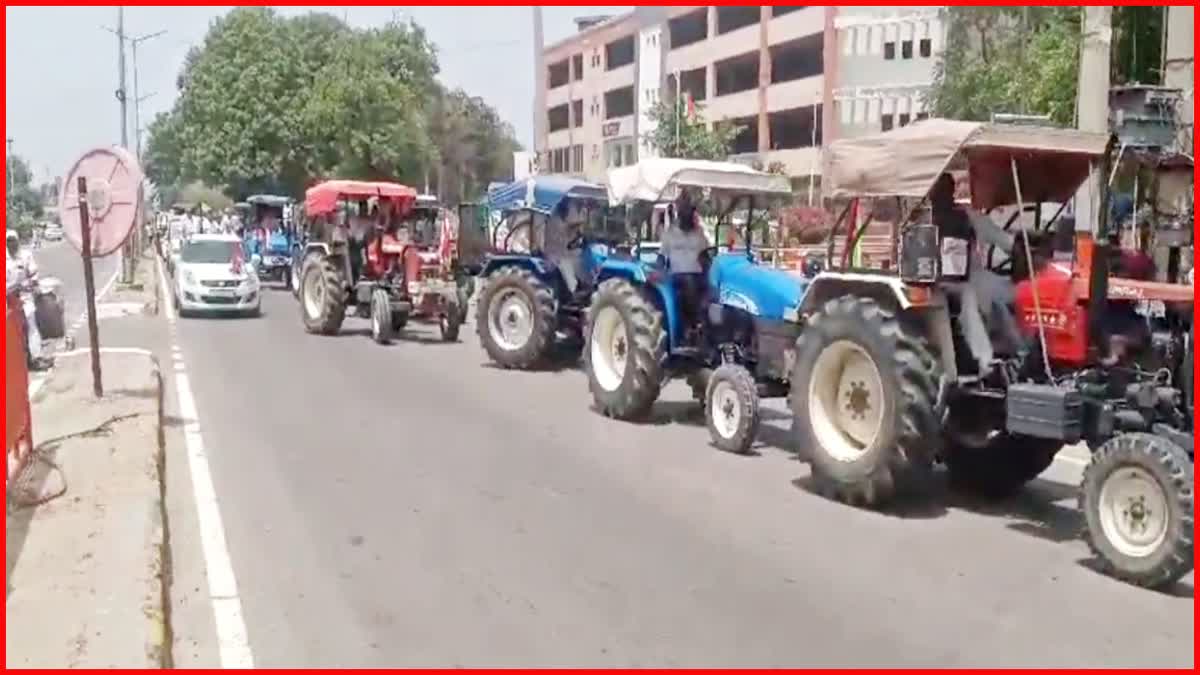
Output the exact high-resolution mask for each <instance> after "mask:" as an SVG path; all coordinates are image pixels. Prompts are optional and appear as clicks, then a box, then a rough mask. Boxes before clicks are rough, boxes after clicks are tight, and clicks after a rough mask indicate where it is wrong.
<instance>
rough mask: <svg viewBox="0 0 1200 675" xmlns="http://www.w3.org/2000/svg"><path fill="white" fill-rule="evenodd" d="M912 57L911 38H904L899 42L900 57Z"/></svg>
mask: <svg viewBox="0 0 1200 675" xmlns="http://www.w3.org/2000/svg"><path fill="white" fill-rule="evenodd" d="M912 57H913V43H912V40H905V41H904V42H901V43H900V58H902V59H911V58H912Z"/></svg>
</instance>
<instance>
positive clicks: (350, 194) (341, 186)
mask: <svg viewBox="0 0 1200 675" xmlns="http://www.w3.org/2000/svg"><path fill="white" fill-rule="evenodd" d="M344 199H345V200H356V201H357V200H367V199H379V200H383V201H388V202H391V203H392V204H395V205H396V206H397V207H398V208H399V210H400V212H401V213H402V214H403V213H407V212H408V210H409V209H411V208H412V206H413V204H414V203H415V202H416V200H417V191H416V190H414V189H412V188H410V187H408V186H407V185H401V184H399V183H377V182H370V181H361V180H329V181H325V182H323V183H318V184H317V185H314V186H312V187H310V188H309V189H308V190H307V191H305V193H304V212H305V214H306V215H308V216H322V215H329V214H332V213H334V212H336V211H337V207H338V202H339V201H342V200H344Z"/></svg>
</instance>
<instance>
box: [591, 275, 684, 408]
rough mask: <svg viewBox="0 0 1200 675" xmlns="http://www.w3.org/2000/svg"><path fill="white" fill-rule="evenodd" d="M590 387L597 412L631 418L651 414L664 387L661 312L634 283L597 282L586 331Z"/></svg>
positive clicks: (663, 344) (664, 353)
mask: <svg viewBox="0 0 1200 675" xmlns="http://www.w3.org/2000/svg"><path fill="white" fill-rule="evenodd" d="M584 335H585V336H586V339H587V345H586V346H585V347H584V350H583V354H584V361H585V365H586V367H587V373H588V388H589V389H590V390H591V392H592V399H593V400H594V401H595V402H596V407H597V408H598V409H599V410H600V412H601V413H603V414H605V415H607V416H609V417H615V418H617V419H623V420H629V419H637V418H640V417H644V416H646V415H647V414H649V412H650V409H651V407H653V406H654V402H655V401H656V400H658V394H659V392H660V391H661V390H662V384H663V367H664V365H665V363H666V360H667V332H666V329H665V328H664V326H663V316H662V312H661V311H659V309H658V308H657V307H656V306H654V304H653V303H652V302H650V300H649V299H648V298H647V297H646V296H645V295H644V294H643V292H642V291H641V290H640V289H638V288H637V287H636V286H634V285H633V284H631V283H629V282H628V281H625V280H624V279H609V280H607V281H605V282H604V283H602V284H600V288H599V289H597V291H596V294H595V295H594V296H593V297H592V306H591V308H590V309H589V310H588V323H587V328H586V330H585V332H584Z"/></svg>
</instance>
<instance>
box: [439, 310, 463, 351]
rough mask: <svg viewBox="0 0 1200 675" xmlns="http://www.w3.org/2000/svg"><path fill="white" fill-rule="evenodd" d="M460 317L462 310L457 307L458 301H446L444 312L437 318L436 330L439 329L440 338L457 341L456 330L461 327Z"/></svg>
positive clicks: (461, 317)
mask: <svg viewBox="0 0 1200 675" xmlns="http://www.w3.org/2000/svg"><path fill="white" fill-rule="evenodd" d="M462 319H463V311H462V310H461V309H459V306H458V303H457V302H449V303H446V313H445V314H443V315H442V316H441V317H440V318H439V319H438V330H439V331H441V334H442V340H444V341H446V342H458V330H459V328H461V327H462V324H463V321H462Z"/></svg>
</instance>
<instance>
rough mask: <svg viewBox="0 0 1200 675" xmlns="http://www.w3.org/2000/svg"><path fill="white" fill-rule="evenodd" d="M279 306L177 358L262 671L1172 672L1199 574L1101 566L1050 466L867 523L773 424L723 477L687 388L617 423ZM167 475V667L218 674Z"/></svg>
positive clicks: (868, 517)
mask: <svg viewBox="0 0 1200 675" xmlns="http://www.w3.org/2000/svg"><path fill="white" fill-rule="evenodd" d="M298 312H299V309H298V307H297V304H296V303H295V301H294V300H293V299H292V298H291V296H290V294H287V293H285V292H283V291H273V292H268V293H267V294H266V297H265V303H264V315H263V316H262V317H261V318H259V319H228V320H222V319H215V320H207V319H186V320H182V319H181V320H179V322H178V324H177V327H176V328H177V329H176V330H175V331H173V332H172V335H174V336H175V337H172V338H170V340H171V341H173V342H176V343H177V344H176V345H174V347H177V348H178V349H179V350H180V353H181V354H182V357H183V359H184V361H185V362H186V370H187V373H188V374H189V378H190V388H191V391H192V392H193V393H194V396H195V403H196V409H197V411H198V418H199V419H198V420H197V421H198V423H199V429H200V431H201V433H202V435H203V443H204V446H205V448H206V452H207V455H208V461H209V465H210V468H211V476H212V484H213V488H214V491H215V495H216V500H217V502H218V503H219V505H220V512H221V514H222V515H223V521H224V535H225V540H226V542H227V548H228V551H229V558H230V559H231V561H232V568H233V571H234V573H235V574H236V578H237V584H238V588H239V590H240V597H241V607H242V611H243V616H244V620H245V626H246V628H247V632H248V639H249V644H250V647H251V649H252V651H253V656H254V662H255V665H258V666H264V667H276V666H309V667H320V666H325V667H332V666H340V667H356V666H414V665H428V666H485V665H493V666H519V665H525V666H933V667H936V666H1035V665H1036V666H1050V667H1060V666H1130V667H1147V666H1181V667H1192V665H1193V658H1194V657H1193V652H1194V643H1193V635H1194V632H1195V626H1194V605H1193V598H1192V595H1193V583H1194V582H1193V579H1192V577H1188V579H1186V580H1185V582H1184V583H1182V584H1180V585H1179V586H1178V587H1177V588H1176V589H1174V591H1173V592H1172V593H1156V592H1150V591H1146V590H1142V589H1137V588H1133V587H1130V586H1127V585H1124V584H1122V583H1120V582H1117V581H1114V580H1112V579H1109V578H1107V577H1105V576H1102V575H1100V574H1098V573H1096V572H1094V571H1093V570H1092V569H1091V568H1090V567H1089V566H1088V562H1087V558H1088V556H1087V550H1086V547H1085V546H1084V545H1083V543H1082V542H1080V541H1079V540H1078V539H1077V537H1076V535H1077V534H1078V532H1079V531H1080V529H1081V527H1082V520H1081V518H1080V515H1079V513H1078V512H1077V511H1076V509H1075V497H1074V488H1073V486H1074V485H1075V484H1076V483H1077V482H1078V479H1079V473H1080V467H1079V465H1078V463H1077V462H1073V461H1071V460H1070V459H1067V460H1064V461H1062V462H1059V463H1057V464H1056V465H1055V466H1054V467H1052V468H1051V469H1050V470H1049V471H1048V472H1047V473H1046V474H1045V475H1044V476H1043V478H1041V479H1039V480H1037V481H1036V482H1035V483H1033V484H1032V485H1031V486H1030V487H1029V489H1028V490H1027V491H1026V493H1025V494H1024V495H1022V496H1021V497H1020V498H1018V499H1016V500H1013V501H1011V502H1009V503H1006V504H1003V505H1000V506H983V505H980V504H973V503H971V502H969V501H967V500H965V499H964V498H962V497H957V496H955V495H953V494H950V493H948V492H946V491H944V490H943V491H941V492H940V493H939V494H937V495H935V496H934V497H933V498H932V499H930V500H929V502H922V503H913V504H908V505H904V506H903V507H901V508H899V509H897V510H896V511H894V512H892V513H889V514H879V513H871V512H865V511H860V510H855V509H851V508H847V507H844V506H841V505H838V504H834V503H831V502H828V501H826V500H824V499H822V498H820V497H818V496H816V495H814V494H812V493H810V492H809V491H808V490H807V489H806V487H805V479H806V477H807V469H806V468H805V467H804V466H803V465H802V464H800V463H798V462H797V461H795V458H794V456H793V454H792V450H791V448H789V447H788V437H787V434H786V433H784V429H785V428H786V422H785V419H784V418H783V416H782V415H781V414H771V413H768V416H767V427H768V428H767V429H765V430H764V432H763V434H762V438H763V440H764V441H765V442H764V444H763V445H762V447H760V448H758V450H759V453H758V456H754V457H737V456H731V455H727V454H722V453H720V452H718V451H716V450H714V449H713V448H711V447H710V446H709V444H708V435H707V432H706V431H705V429H704V427H703V425H702V422H701V419H700V416H699V415H698V410H697V409H696V407H695V406H694V405H693V404H692V403H690V401H689V397H688V392H687V390H686V389H685V388H683V387H682V386H680V385H675V386H673V387H672V388H671V389H670V390H668V392H667V393H666V394H665V395H664V397H663V400H662V401H661V402H660V403H659V405H658V406H657V409H656V419H655V421H654V423H651V424H644V425H634V424H628V423H621V422H616V421H612V420H607V419H604V418H602V417H600V416H599V415H597V414H596V413H594V412H593V411H592V410H591V409H590V397H589V395H588V392H587V387H586V384H585V381H584V379H583V376H582V375H581V374H580V373H579V372H577V371H575V370H563V371H561V372H554V373H514V372H504V371H501V370H497V369H494V368H491V367H488V366H486V365H484V361H485V359H484V356H483V353H482V351H481V350H480V348H479V346H478V344H477V342H476V339H475V336H474V334H473V329H474V325H473V323H472V324H469V325H468V326H466V327H464V331H463V333H464V337H463V340H462V342H460V343H457V344H443V343H441V342H439V341H438V339H437V329H436V327H434V326H420V325H417V326H415V327H414V328H411V329H410V330H409V332H408V334H407V335H406V336H405V338H406V339H401V340H399V341H398V342H397V343H396V344H394V345H392V346H390V347H381V346H378V345H375V344H374V343H372V342H371V340H370V338H369V336H368V335H367V330H366V328H367V325H366V322H365V321H363V320H358V319H352V320H348V321H347V324H346V327H345V329H344V330H343V334H342V335H340V336H338V337H317V336H311V335H306V334H305V333H304V331H303V330H302V328H301V324H300V318H299V314H298ZM151 332H152V333H153V335H154V337H153V338H152V340H151V341H152V342H154V343H155V345H157V344H158V343H159V342H161V341H166V340H167V338H164V337H162V336H163V335H165V334H166V333H165V331H160V330H158V329H155V330H154V331H151ZM108 334H112V335H123V336H125V337H119V338H114V339H115V340H116V339H124V340H132V341H136V340H137V336H136V334H135V333H132V332H126V333H121V331H120V330H117V329H116V327H114V329H111V330H110V331H109V333H108ZM171 405H174V404H171ZM776 410H778V408H776ZM169 419H170V418H169ZM181 454H182V451H181V450H179V449H178V448H177V449H176V450H175V451H174V454H170V453H169V455H168V474H169V476H170V482H169V487H168V492H169V495H168V496H169V498H168V504H169V507H170V509H171V513H170V529H171V537H172V541H173V544H172V548H173V553H172V555H173V565H174V578H173V586H172V594H173V596H175V597H174V607H175V609H174V612H173V623H174V631H175V635H176V663H177V665H215V664H217V663H218V660H217V659H218V650H217V646H216V639H215V635H216V634H217V632H218V631H215V630H214V628H213V612H212V609H211V607H210V605H209V604H208V601H207V597H206V595H205V593H204V590H203V589H204V583H203V570H202V569H201V568H202V564H201V562H200V554H199V551H200V548H201V547H200V544H199V542H198V541H197V539H198V538H199V537H201V536H202V534H201V531H202V528H198V527H197V524H196V515H195V512H194V510H192V509H194V503H193V500H192V499H191V491H190V488H189V487H187V486H188V477H187V471H188V469H187V463H186V460H180V455H181ZM218 614H220V612H218Z"/></svg>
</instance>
